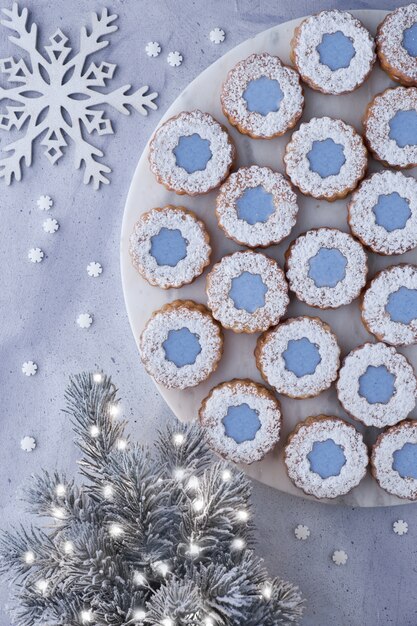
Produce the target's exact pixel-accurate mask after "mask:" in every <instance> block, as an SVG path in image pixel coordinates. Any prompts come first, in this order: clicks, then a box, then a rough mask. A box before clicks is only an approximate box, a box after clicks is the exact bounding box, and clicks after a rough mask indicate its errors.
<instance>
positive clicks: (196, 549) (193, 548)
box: [188, 541, 200, 556]
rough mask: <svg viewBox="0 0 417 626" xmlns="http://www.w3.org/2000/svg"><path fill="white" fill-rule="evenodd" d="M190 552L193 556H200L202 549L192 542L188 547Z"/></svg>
mask: <svg viewBox="0 0 417 626" xmlns="http://www.w3.org/2000/svg"><path fill="white" fill-rule="evenodd" d="M188 551H189V553H190V554H191V556H198V555H199V554H200V547H199V546H198V545H197V544H196V543H195V542H194V541H191V542H190V545H189V547H188Z"/></svg>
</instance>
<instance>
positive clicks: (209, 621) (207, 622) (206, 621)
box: [204, 617, 214, 626]
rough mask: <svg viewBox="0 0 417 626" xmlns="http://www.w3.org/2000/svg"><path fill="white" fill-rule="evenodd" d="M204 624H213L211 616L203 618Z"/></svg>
mask: <svg viewBox="0 0 417 626" xmlns="http://www.w3.org/2000/svg"><path fill="white" fill-rule="evenodd" d="M204 626H214V620H212V619H211V617H206V618H205V620H204Z"/></svg>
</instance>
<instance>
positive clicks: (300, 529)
mask: <svg viewBox="0 0 417 626" xmlns="http://www.w3.org/2000/svg"><path fill="white" fill-rule="evenodd" d="M294 535H295V536H296V537H297V539H299V540H300V541H306V539H308V538H309V537H310V529H309V527H308V526H304V524H298V526H296V527H295V528H294Z"/></svg>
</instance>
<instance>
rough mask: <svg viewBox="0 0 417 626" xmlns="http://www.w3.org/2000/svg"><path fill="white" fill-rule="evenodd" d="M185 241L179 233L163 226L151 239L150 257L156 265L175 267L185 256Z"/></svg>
mask: <svg viewBox="0 0 417 626" xmlns="http://www.w3.org/2000/svg"><path fill="white" fill-rule="evenodd" d="M187 243H188V242H187V240H186V239H184V237H183V236H182V235H181V231H180V230H178V228H176V229H174V230H173V229H171V228H165V226H163V227H162V228H161V230H160V231H159V233H158V234H157V235H154V236H153V237H151V255H152V256H153V257H154V259H155V261H156V262H157V263H158V265H169V266H170V267H175V266H176V265H177V264H178V263H179V261H181V259H185V257H186V256H187Z"/></svg>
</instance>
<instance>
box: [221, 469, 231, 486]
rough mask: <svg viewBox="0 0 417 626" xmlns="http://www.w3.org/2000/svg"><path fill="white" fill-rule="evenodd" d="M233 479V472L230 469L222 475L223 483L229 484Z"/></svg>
mask: <svg viewBox="0 0 417 626" xmlns="http://www.w3.org/2000/svg"><path fill="white" fill-rule="evenodd" d="M231 478H232V472H231V471H230V470H228V469H226V470H224V472H223V473H222V480H223V482H225V483H227V482H229V480H231Z"/></svg>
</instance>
